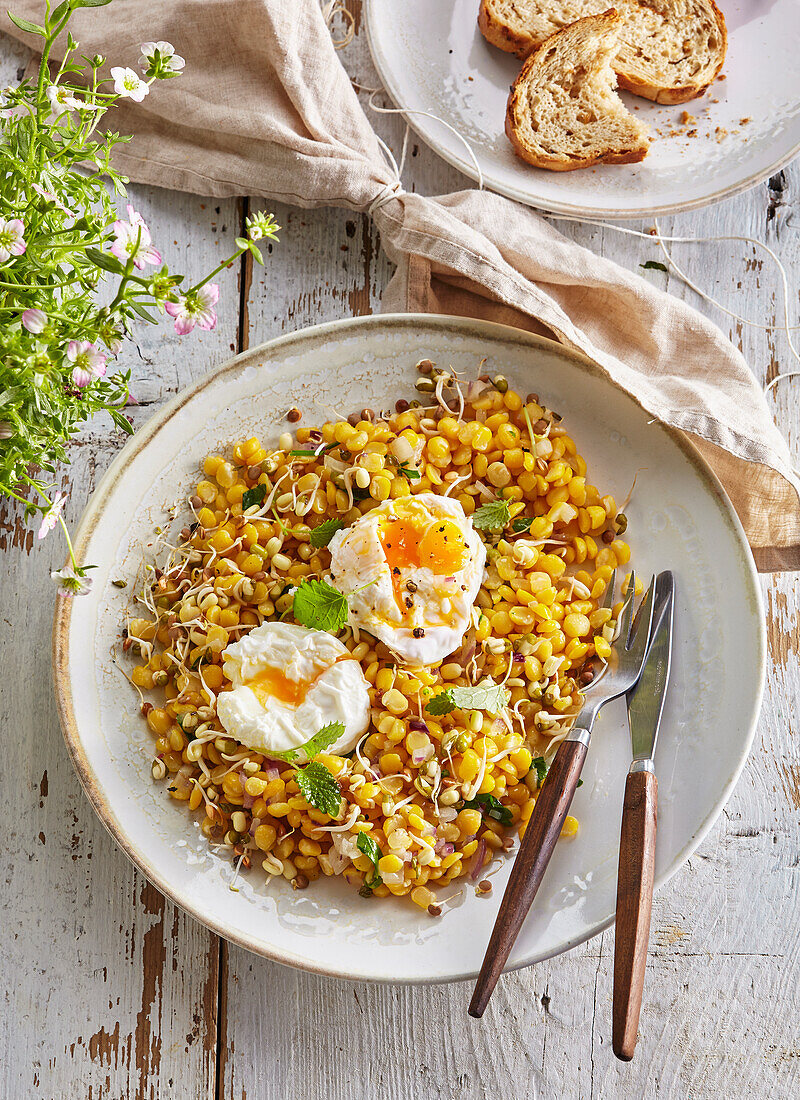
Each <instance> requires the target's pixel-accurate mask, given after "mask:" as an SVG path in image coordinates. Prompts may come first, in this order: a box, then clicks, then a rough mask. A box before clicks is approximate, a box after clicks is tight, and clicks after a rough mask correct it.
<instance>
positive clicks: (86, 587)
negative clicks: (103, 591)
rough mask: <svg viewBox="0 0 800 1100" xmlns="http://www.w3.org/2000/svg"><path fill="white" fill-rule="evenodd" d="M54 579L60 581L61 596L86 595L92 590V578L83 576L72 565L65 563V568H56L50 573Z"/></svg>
mask: <svg viewBox="0 0 800 1100" xmlns="http://www.w3.org/2000/svg"><path fill="white" fill-rule="evenodd" d="M50 576H51V578H52V579H53V580H54V581H57V582H58V594H59V596H67V597H69V598H71V597H72V596H85V595H86V593H87V592H89V591H90V590H91V587H92V578H91V577H85V576H81V574H80V573H79V572H78V571H77V570H76V569H75V568H74V567H73V566H71V565H65V566H64V568H63V569H54V570H53V572H52V573H51V574H50Z"/></svg>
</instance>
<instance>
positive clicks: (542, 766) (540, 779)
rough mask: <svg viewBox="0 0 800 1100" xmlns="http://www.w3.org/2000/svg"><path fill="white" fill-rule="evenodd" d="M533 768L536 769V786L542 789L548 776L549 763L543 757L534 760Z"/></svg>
mask: <svg viewBox="0 0 800 1100" xmlns="http://www.w3.org/2000/svg"><path fill="white" fill-rule="evenodd" d="M533 767H534V768H536V786H537V787H541V785H542V783H544V780H545V776H546V775H547V761H546V760H545V758H544V757H543V756H535V757H534V758H533Z"/></svg>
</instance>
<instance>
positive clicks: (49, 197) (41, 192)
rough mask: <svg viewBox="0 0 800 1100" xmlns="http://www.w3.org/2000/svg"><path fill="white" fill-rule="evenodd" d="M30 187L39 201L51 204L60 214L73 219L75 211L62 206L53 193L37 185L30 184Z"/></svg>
mask: <svg viewBox="0 0 800 1100" xmlns="http://www.w3.org/2000/svg"><path fill="white" fill-rule="evenodd" d="M31 187H32V188H33V190H34V191H35V192H36V194H37V195H38V196H39V198H40V199H44V200H45V202H51V203H52V204H53V206H56V207H58V209H59V210H60V211H61V212H62V214H69V215H70V217H73V218H74V217H75V211H74V210H70V209H69V207H67V206H64V204H63V202H62V201H61V199H60V198H59V197H58V195H57V194H56V193H55V191H48V190H47V189H46V188H44V187H40V186H39V184H38V183H32V184H31Z"/></svg>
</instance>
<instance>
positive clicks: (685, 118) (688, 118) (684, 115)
mask: <svg viewBox="0 0 800 1100" xmlns="http://www.w3.org/2000/svg"><path fill="white" fill-rule="evenodd" d="M679 122H680V124H681V126H688V125H689V124H690V123H692V124H694V123H695V122H697V119H696V118H695V117H694V115H690V114H689V112H688V111H682V112H681V117H680V119H679Z"/></svg>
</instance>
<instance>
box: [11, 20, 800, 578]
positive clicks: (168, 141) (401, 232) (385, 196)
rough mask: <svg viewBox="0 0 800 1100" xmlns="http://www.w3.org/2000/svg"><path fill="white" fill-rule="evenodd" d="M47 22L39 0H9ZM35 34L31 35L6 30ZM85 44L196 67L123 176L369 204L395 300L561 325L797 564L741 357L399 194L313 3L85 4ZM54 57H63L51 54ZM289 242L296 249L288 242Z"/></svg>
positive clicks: (492, 225)
mask: <svg viewBox="0 0 800 1100" xmlns="http://www.w3.org/2000/svg"><path fill="white" fill-rule="evenodd" d="M12 2H13V10H14V12H15V14H18V15H23V16H25V17H27V18H29V19H32V20H37V19H40V18H41V12H42V7H43V4H42V0H12ZM7 29H10V32H11V33H13V34H15V35H16V36H17V37H19V38H20V39H21V40H23V41H25V42H26V44H27V45H29V46H31V47H33V48H34V49H35V48H36V45H37V41H38V40H37V39H35V38H32V36H30V35H25V34H23V33H21V32H19V31H17V30H16V28H14V27H12V26H11V25H10V24H9V25H8V26H7ZM71 29H72V33H73V35H74V36H75V37H76V38H77V39H78V40H79V42H80V43H81V48H82V51H83V52H86V53H92V54H94V53H96V52H99V53H102V54H104V55H105V56H106V57H107V58H108V59H109V64H114V65H131V66H134V65H135V64H136V62H137V59H138V55H139V45H140V43H141V42H144V41H150V40H152V39H166V40H168V41H169V42H171V43H172V44H173V45H174V46H175V49H176V50H177V52H178V53H180V54H182V55H183V56H184V57H185V58H186V69H185V72H184V75H182V76H181V77H180V78H179V79H177V80H171V81H169V82H167V83H165V84H156V85H154V86H153V89H152V91H151V93H150V94H149V95H148V96H147V98H146V99H145V100H144V101H143V102H142V103H141V104H129V105H124V106H122V107H120V108H119V109H117V110H115V112H114V114H113V123H112V125H113V128H114V129H115V130H120V131H121V132H123V133H126V132H130V133H133V134H134V135H135V137H134V141H133V143H132V145H131V146H121V147H120V148H119V149H118V152H117V156H116V162H115V163H116V165H117V167H118V168H119V170H120V171H122V172H125V173H126V174H128V175H129V176H130V177H131V178H132V179H134V180H136V181H138V182H142V183H150V184H156V185H157V186H160V187H169V188H175V189H177V190H184V191H193V192H196V193H198V194H204V195H215V196H233V195H256V196H263V197H265V198H271V199H278V200H280V201H283V202H288V203H294V204H297V205H301V206H327V205H333V206H344V207H349V208H351V209H355V210H366V211H369V212H370V213H371V214H372V215H373V216H374V218H375V222H376V224H377V226H378V228H379V230H380V233H381V241H382V244H383V246H384V248H385V249H386V251H387V253H388V254H389V256H390V258H391V259H392V260H393V261H394V262H395V263H396V264H397V272H396V274H395V275H394V277H393V279H392V281H391V283H390V285H389V287H388V289H387V291H386V295H385V297H384V301H383V308H384V309H386V310H421V311H428V312H443V313H451V314H460V315H465V316H470V317H483V318H488V319H492V320H499V321H504V322H506V323H510V324H514V325H517V326H519V327H522V328H526V329H533V330H535V331H540V332H549V333H550V334H552V335H554V336H555V337H556V338H557V339H559V340H561V341H562V342H563V343H565V344H568V345H569V346H571V347H574V348H577V349H579V350H580V351H582V352H584V353H585V354H586V355H588V356H589V357H591V358H592V359H594V360H595V361H596V362H597V363H599V364H600V365H601V366H602V367H603V369H604V370H605V371H606V372H607V373H608V375H609V377H610V378H611V379H613V381H614V382H615V383H616V384H617V385H619V386H620V387H622V388H623V389H624V390H626V391H627V392H628V393H630V394H632V395H633V396H634V397H635V398H636V399H637V400H638V401H639V402H640V403H641V404H642V405H643V406H644V408H645V409H647V410H648V411H649V412H651V413H652V414H653V415H654V416H657V417H658V418H659V419H661V420H663V421H664V422H665V423H667V424H669V425H672V426H673V427H675V428H678V429H680V430H682V431H684V432H687V433H689V435H690V436H691V438H692V440H693V442H694V443H695V444H696V445H697V446H698V448H699V449H700V450H701V452H702V453H703V455H704V456H705V457H706V459H707V460H708V461H709V463H710V464H711V466H712V467H713V468H714V470H715V472H716V473H717V476H718V477H719V478H720V480H721V482H722V483H723V485H724V486H725V488H726V490H727V492H728V494H729V495H730V497H731V499H732V501H733V503H734V506H735V508H736V510H737V512H738V513H739V517H740V518H741V521H742V523H743V525H744V528H745V531H746V532H747V536H748V538H749V540H750V544H751V546H752V548H753V552H754V554H755V558H756V562H757V564H758V567H759V568H760V569H762V570H776V569H800V500H799V499H798V494H799V493H800V481H798V479H797V477H796V476H795V474H794V472H793V470H792V466H791V461H790V457H789V452H788V449H787V446H786V443H785V442H784V440H783V439H782V437H781V435H780V433H779V432H778V430H777V428H776V427H775V425H774V423H773V421H772V417H771V415H770V412H769V409H768V406H767V403H766V400H765V398H764V395H763V393H762V392H761V389H760V388H759V386H758V385H757V383H756V382H755V380H754V378H753V376H752V375H751V373H750V371H749V370H748V367H747V364H746V363H745V361H744V359H743V358H742V356H741V355H740V354H739V352H738V351H737V350H736V349H735V348H734V347H733V345H732V344H731V343H730V342H729V341H728V340H727V339H726V338H725V337H724V336H723V334H722V333H721V332H720V330H719V329H718V328H716V326H715V325H713V324H712V323H711V322H710V321H708V320H706V319H705V318H704V317H703V316H701V314H699V313H698V312H697V311H696V310H693V309H691V308H690V307H689V306H687V305H685V304H684V303H683V302H681V301H679V300H678V299H676V298H673V297H671V296H670V295H667V294H664V293H662V292H660V291H659V290H656V289H655V288H654V287H653V286H652V285H650V284H649V283H647V282H646V281H645V280H643V279H641V278H639V277H638V276H636V275H633V274H631V273H630V272H629V271H626V270H624V269H623V268H621V267H618V266H617V265H616V264H614V263H612V262H611V261H610V260H607V259H605V258H602V257H599V256H595V255H594V254H593V253H591V252H589V251H588V250H586V249H584V248H582V247H580V246H578V245H576V244H573V243H572V242H571V241H568V240H567V239H566V238H564V237H563V236H561V234H560V233H558V232H557V231H556V230H555V229H553V228H552V226H551V225H550V224H549V223H547V222H546V221H544V220H543V219H542V218H540V217H538V216H537V215H536V214H535V213H534V212H533V211H531V210H529V209H527V208H524V207H520V206H518V205H516V204H514V203H512V202H510V201H509V200H507V199H504V198H501V197H499V196H497V195H494V194H490V193H488V192H480V191H477V190H469V191H462V192H459V193H457V194H453V195H445V196H440V197H437V198H425V197H423V196H421V195H417V194H409V193H406V192H404V191H402V189H401V187H400V185H399V181H398V180H397V176H396V172H395V170H394V169H393V168H392V167H391V166H390V164H389V162H388V160H387V157H386V156H385V154H384V152H383V151H382V149H381V146H380V144H379V142H378V139H377V138H376V136H375V134H374V132H373V130H372V128H371V126H370V124H369V122H368V121H367V118H366V116H365V115H364V112H363V111H362V109H361V106H360V104H359V102H358V99H357V97H356V95H355V93H354V91H353V88H352V86H351V84H350V80H349V78H348V76H347V74H346V72H345V70H344V69H343V67H342V65H341V63H340V60H339V57H338V56H337V54H336V51H335V50H334V48H333V45H332V42H331V37H330V34H329V31H328V29H327V27H326V25H325V21H324V19H323V17H322V14H321V11H320V7H319V4H318V0H170V3H168V4H164V3H162V2H160V0H113V2H112V3H111V4H110V5H109V6H107V7H102V8H94V9H85V10H81V11H79V12H78V13H77V15H76V17H75V19H74V20H73V22H72V24H71ZM56 53H58V51H56ZM288 247H291V245H289V246H288Z"/></svg>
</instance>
